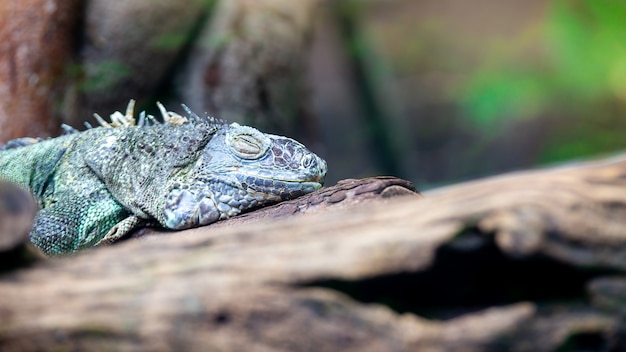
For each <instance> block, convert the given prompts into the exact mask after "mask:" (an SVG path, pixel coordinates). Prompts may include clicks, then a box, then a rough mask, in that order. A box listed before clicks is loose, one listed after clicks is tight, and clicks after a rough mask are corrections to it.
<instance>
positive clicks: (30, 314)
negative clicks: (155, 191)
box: [0, 156, 626, 351]
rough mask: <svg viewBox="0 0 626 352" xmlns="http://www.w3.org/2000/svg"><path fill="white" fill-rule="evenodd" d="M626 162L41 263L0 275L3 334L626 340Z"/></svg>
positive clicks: (512, 342) (232, 346)
mask: <svg viewBox="0 0 626 352" xmlns="http://www.w3.org/2000/svg"><path fill="white" fill-rule="evenodd" d="M624 175H626V157H624V156H622V157H619V158H614V159H609V160H603V161H599V162H592V163H581V164H576V165H573V166H569V167H562V168H556V169H550V170H538V171H531V172H521V173H513V174H509V175H505V176H500V177H494V178H489V179H484V180H479V181H474V182H468V183H464V184H460V185H456V186H451V187H446V188H442V189H439V190H435V191H431V192H426V193H425V194H424V198H423V199H414V197H401V198H398V199H387V200H380V199H379V200H374V201H368V202H364V203H363V204H348V203H346V204H345V206H340V205H341V202H339V203H338V204H339V205H338V206H336V207H335V208H334V209H333V208H330V207H322V208H321V209H318V210H315V209H313V208H311V211H309V213H307V214H298V215H294V216H287V217H285V218H283V219H273V218H271V217H269V218H264V219H263V218H262V219H257V220H255V221H249V222H246V221H243V222H241V223H238V224H236V225H235V224H233V226H225V225H216V226H207V227H204V228H198V229H193V230H188V231H182V232H177V233H170V234H169V235H165V236H163V235H161V236H144V237H141V238H138V239H131V240H129V241H126V242H123V243H120V244H118V245H113V246H110V247H105V248H98V249H95V250H90V251H87V252H85V253H83V254H79V255H76V256H74V257H69V258H59V259H53V260H47V261H44V262H42V263H41V264H40V265H38V266H37V267H35V268H30V269H23V270H21V271H19V272H15V273H11V274H5V275H4V276H2V277H1V278H0V320H1V321H2V322H3V324H2V327H1V328H0V349H3V350H4V349H6V350H22V351H27V350H41V349H54V348H56V349H61V348H63V349H85V350H88V349H89V350H91V349H115V350H254V351H304V350H316V351H337V350H341V351H416V350H420V351H422V350H427V351H448V350H463V351H483V350H492V351H500V350H510V351H545V350H555V349H557V348H560V349H562V350H568V348H570V350H576V349H577V348H578V349H580V348H586V349H587V350H608V349H615V350H619V349H623V348H624V347H626V345H625V344H624V338H623V331H624V327H625V326H624V322H623V321H622V318H621V313H620V312H619V310H620V309H621V310H622V311H623V310H624V307H623V301H621V302H620V297H623V296H624V295H625V294H626V293H625V290H626V285H624V284H623V282H624V281H623V280H626V276H624V270H625V269H626V220H625V219H626V217H625V216H624V215H626V213H625V212H626V187H624V186H626V181H624V180H625V177H624ZM354 182H355V181H354ZM357 183H358V182H357ZM344 185H345V184H344ZM340 186H341V185H340ZM396 186H397V185H396ZM400 187H402V186H400ZM386 189H388V187H387V188H386ZM396 190H397V189H396ZM344 191H345V190H344ZM322 192H323V190H322ZM348 192H349V191H346V199H348V197H347V195H348ZM400 193H403V192H400ZM318 195H319V194H318ZM310 197H311V198H310V199H314V198H315V197H316V195H315V194H314V195H311V196H310ZM338 197H339V196H338ZM326 200H327V201H328V199H326ZM307 204H308V203H307ZM320 204H321V203H320ZM279 207H280V206H279V205H277V206H276V209H277V208H279ZM324 208H325V209H326V210H323V209H324ZM305 212H306V211H305ZM588 292H590V293H591V295H590V294H589V293H588ZM590 297H591V298H593V300H588V299H589V298H590ZM615 306H618V308H620V309H615V308H612V309H607V307H615Z"/></svg>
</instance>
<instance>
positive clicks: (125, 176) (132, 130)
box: [0, 101, 326, 254]
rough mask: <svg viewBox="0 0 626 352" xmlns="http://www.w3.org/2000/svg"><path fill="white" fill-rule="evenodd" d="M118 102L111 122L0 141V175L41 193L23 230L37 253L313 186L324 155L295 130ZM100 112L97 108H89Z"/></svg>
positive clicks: (227, 213)
mask: <svg viewBox="0 0 626 352" xmlns="http://www.w3.org/2000/svg"><path fill="white" fill-rule="evenodd" d="M133 106H134V101H131V103H130V104H129V107H128V109H127V112H126V115H123V114H121V113H119V112H116V113H114V114H112V115H111V121H112V122H111V123H107V122H104V121H103V120H100V123H101V124H102V125H103V127H97V128H90V129H88V130H86V131H83V132H78V131H76V130H73V129H72V131H71V132H75V133H69V134H66V135H64V136H60V137H57V138H53V139H48V140H34V139H30V138H22V139H18V140H15V141H12V142H9V143H8V144H7V145H6V146H5V147H4V148H3V149H2V150H0V179H4V180H8V181H12V182H15V183H18V184H20V185H22V186H24V187H26V188H28V189H29V190H30V191H31V192H32V194H33V195H34V196H35V197H36V199H37V200H38V202H39V209H40V210H39V212H38V214H37V217H36V219H35V223H34V226H33V229H32V231H31V233H30V240H31V242H33V243H34V244H35V245H36V246H38V247H39V248H40V249H42V250H43V251H44V252H45V253H48V254H62V253H70V252H74V251H77V250H80V249H83V248H87V247H91V246H94V245H97V244H99V243H103V242H113V241H115V240H117V239H119V238H121V237H123V236H124V235H126V234H127V233H128V232H129V231H131V230H132V229H133V228H135V227H136V226H138V225H140V224H142V223H151V222H152V223H154V222H158V223H159V224H160V225H161V226H163V227H165V228H169V229H185V228H190V227H195V226H200V225H206V224H210V223H212V222H215V221H217V220H219V219H224V218H228V217H231V216H234V215H237V214H239V213H240V212H241V211H243V210H246V209H249V208H253V207H257V206H261V205H264V204H267V203H273V202H276V201H280V200H286V199H291V198H294V197H297V196H300V195H302V194H305V193H309V192H313V191H314V190H317V189H319V188H320V187H321V186H322V184H323V182H324V177H325V175H326V162H325V161H324V160H323V159H321V158H319V157H318V156H317V155H315V154H313V153H312V152H310V151H309V150H308V149H307V148H306V147H304V146H303V145H302V144H300V143H298V142H296V141H295V140H293V139H290V138H286V137H281V136H275V135H271V134H265V133H262V132H259V131H258V130H256V129H254V128H252V127H248V126H240V125H238V124H236V123H233V124H227V123H225V122H223V121H218V120H215V119H212V118H209V117H199V116H197V115H195V114H194V113H193V112H191V111H190V110H189V109H187V107H185V106H183V107H185V109H186V110H187V112H188V114H189V117H188V118H185V117H183V116H181V115H178V114H175V113H172V112H166V111H165V109H164V108H163V106H162V105H159V107H160V109H161V112H162V113H163V116H164V119H165V120H166V121H165V123H158V122H155V121H154V119H153V118H151V117H150V116H148V119H146V118H145V115H142V118H141V119H140V120H139V122H137V123H135V119H134V118H133V112H132V110H133ZM97 118H99V116H97Z"/></svg>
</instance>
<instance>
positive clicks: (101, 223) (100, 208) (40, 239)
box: [30, 192, 141, 254]
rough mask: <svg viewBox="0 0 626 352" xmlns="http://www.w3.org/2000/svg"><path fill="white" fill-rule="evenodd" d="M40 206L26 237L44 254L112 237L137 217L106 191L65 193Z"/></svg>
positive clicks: (131, 225) (127, 228) (72, 249)
mask: <svg viewBox="0 0 626 352" xmlns="http://www.w3.org/2000/svg"><path fill="white" fill-rule="evenodd" d="M61 199H62V200H60V201H58V202H56V203H54V204H52V205H50V206H48V207H45V208H44V209H42V210H40V211H39V213H38V214H37V217H36V218H35V224H34V226H33V230H32V231H31V233H30V240H31V242H32V243H34V244H35V245H36V246H37V247H39V248H40V249H41V250H42V251H43V252H44V253H46V254H64V253H71V252H75V251H77V250H80V249H83V248H88V247H92V246H93V245H95V244H99V243H101V242H102V241H105V240H106V242H108V243H110V242H112V241H115V240H117V239H119V238H121V237H123V236H124V235H126V234H127V233H128V232H129V231H131V230H132V229H133V228H134V227H135V226H137V225H138V224H139V223H140V222H141V221H140V219H139V218H138V217H136V216H134V215H131V214H130V213H129V212H128V211H127V210H126V209H125V208H124V207H122V206H121V205H120V204H119V203H118V202H116V201H115V200H114V199H113V197H111V195H110V194H109V193H108V192H99V193H97V194H92V195H91V196H90V197H85V198H82V197H76V196H74V197H72V196H65V197H62V198H61Z"/></svg>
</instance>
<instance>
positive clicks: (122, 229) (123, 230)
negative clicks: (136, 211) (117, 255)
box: [96, 215, 144, 246]
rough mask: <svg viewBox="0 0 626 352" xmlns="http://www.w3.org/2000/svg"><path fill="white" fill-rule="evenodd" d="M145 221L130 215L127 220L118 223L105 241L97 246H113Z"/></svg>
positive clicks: (99, 242) (106, 236)
mask: <svg viewBox="0 0 626 352" xmlns="http://www.w3.org/2000/svg"><path fill="white" fill-rule="evenodd" d="M143 222H144V220H143V219H142V218H140V217H138V216H135V215H130V216H129V217H127V218H126V219H124V220H122V221H120V222H118V223H117V224H116V225H115V226H113V228H112V229H111V231H109V233H107V234H106V235H105V236H104V238H103V239H101V240H100V241H98V243H96V246H100V245H103V244H105V245H106V244H111V243H113V242H116V241H117V240H119V239H121V238H122V237H124V236H126V235H128V233H129V232H130V231H132V230H133V229H134V228H135V227H137V226H138V225H139V224H141V223H143Z"/></svg>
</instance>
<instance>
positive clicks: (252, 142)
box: [226, 123, 269, 159]
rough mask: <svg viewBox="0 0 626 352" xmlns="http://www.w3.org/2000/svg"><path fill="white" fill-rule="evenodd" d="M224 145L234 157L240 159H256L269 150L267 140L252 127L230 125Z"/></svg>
mask: <svg viewBox="0 0 626 352" xmlns="http://www.w3.org/2000/svg"><path fill="white" fill-rule="evenodd" d="M231 128H232V130H231V131H230V132H229V134H228V135H227V139H226V143H227V144H228V146H229V147H230V149H231V150H232V151H233V153H234V154H235V155H237V156H238V157H240V158H242V159H258V158H260V157H261V156H263V155H264V154H265V152H266V151H267V149H268V148H269V140H268V138H267V137H266V136H265V135H263V133H261V132H259V131H257V130H255V129H254V128H252V127H247V126H239V125H238V124H236V123H233V124H232V125H231Z"/></svg>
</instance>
